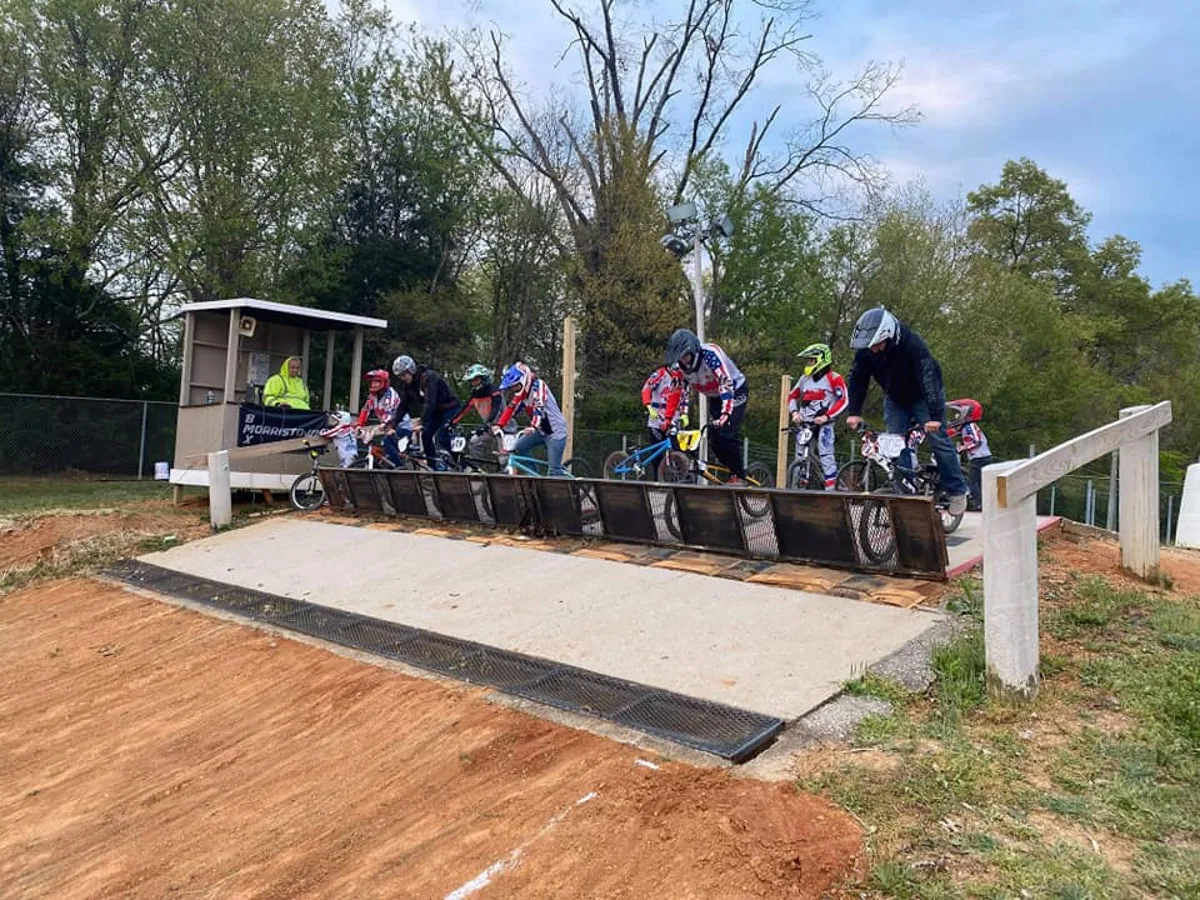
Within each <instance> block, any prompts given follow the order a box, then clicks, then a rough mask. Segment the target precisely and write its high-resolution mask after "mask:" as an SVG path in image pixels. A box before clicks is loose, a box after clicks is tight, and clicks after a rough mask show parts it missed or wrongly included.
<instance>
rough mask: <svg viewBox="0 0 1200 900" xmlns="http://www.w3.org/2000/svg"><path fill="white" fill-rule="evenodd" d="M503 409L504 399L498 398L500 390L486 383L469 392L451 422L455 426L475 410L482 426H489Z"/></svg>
mask: <svg viewBox="0 0 1200 900" xmlns="http://www.w3.org/2000/svg"><path fill="white" fill-rule="evenodd" d="M503 408H504V399H503V398H502V397H501V396H500V390H499V389H498V388H496V387H495V386H493V385H492V383H491V382H490V381H488V382H485V383H484V384H481V385H480V386H479V387H478V388H477V389H475V390H472V391H471V396H470V397H468V398H467V402H466V403H465V404H463V408H462V409H460V410H459V411H458V415H457V416H455V417H454V418H453V419H452V420H451V422H452V424H455V425H457V424H458V423H459V422H461V421H462V420H463V417H464V416H465V415H466V414H467V413H469V412H470V411H471V410H475V412H477V413H478V414H479V418H480V419H482V420H483V424H484V425H491V424H492V423H493V422H495V421H496V418H497V417H498V416H499V415H500V411H501V410H502V409H503Z"/></svg>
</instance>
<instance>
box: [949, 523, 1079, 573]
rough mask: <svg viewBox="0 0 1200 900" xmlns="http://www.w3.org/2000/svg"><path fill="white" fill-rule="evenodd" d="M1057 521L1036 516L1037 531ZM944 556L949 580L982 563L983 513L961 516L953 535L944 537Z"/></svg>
mask: <svg viewBox="0 0 1200 900" xmlns="http://www.w3.org/2000/svg"><path fill="white" fill-rule="evenodd" d="M1057 521H1058V517H1057V516H1038V517H1037V527H1038V531H1041V530H1043V529H1045V528H1048V527H1049V526H1051V525H1053V524H1054V523H1055V522H1057ZM946 555H947V556H948V557H949V559H950V565H948V566H947V567H946V572H947V573H948V574H949V575H950V577H951V578H953V577H955V576H958V575H961V574H963V573H964V572H967V571H970V570H971V569H972V568H973V567H974V566H977V565H979V563H981V562H983V513H977V512H969V513H964V514H963V520H962V522H961V523H960V524H959V526H958V528H956V529H955V531H954V533H953V534H948V535H946Z"/></svg>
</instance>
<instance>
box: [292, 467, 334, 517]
mask: <svg viewBox="0 0 1200 900" xmlns="http://www.w3.org/2000/svg"><path fill="white" fill-rule="evenodd" d="M314 488H315V490H314ZM288 497H289V498H290V499H291V501H292V506H294V507H296V509H298V510H300V511H301V512H312V511H313V510H316V509H320V508H321V504H323V503H324V502H325V487H324V485H322V484H321V478H320V476H318V475H317V473H316V472H305V473H304V474H303V475H297V476H296V479H295V480H294V481H293V482H292V486H291V488H290V489H289V490H288Z"/></svg>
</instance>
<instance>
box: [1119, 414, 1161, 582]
mask: <svg viewBox="0 0 1200 900" xmlns="http://www.w3.org/2000/svg"><path fill="white" fill-rule="evenodd" d="M1149 408H1150V407H1148V406H1134V407H1130V408H1129V409H1123V410H1121V418H1122V419H1124V418H1127V417H1129V416H1132V415H1134V414H1135V413H1139V412H1142V411H1143V410H1146V409H1149ZM1119 460H1120V475H1119V481H1120V485H1121V494H1120V507H1119V509H1118V516H1119V519H1118V521H1119V527H1120V535H1121V565H1122V566H1123V567H1124V568H1125V569H1127V570H1129V571H1130V572H1132V573H1133V574H1134V575H1136V576H1138V577H1139V578H1148V579H1155V578H1157V577H1158V548H1159V539H1158V432H1157V431H1152V432H1150V433H1149V434H1147V435H1145V436H1143V437H1139V438H1134V439H1132V440H1129V441H1126V442H1125V443H1123V444H1122V445H1121V452H1120V454H1119Z"/></svg>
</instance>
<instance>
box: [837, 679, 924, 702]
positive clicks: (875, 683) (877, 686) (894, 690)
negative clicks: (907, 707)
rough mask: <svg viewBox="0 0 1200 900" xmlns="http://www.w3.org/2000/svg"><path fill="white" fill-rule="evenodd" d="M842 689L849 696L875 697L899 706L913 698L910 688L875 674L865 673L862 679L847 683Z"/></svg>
mask: <svg viewBox="0 0 1200 900" xmlns="http://www.w3.org/2000/svg"><path fill="white" fill-rule="evenodd" d="M842 689H843V690H844V691H845V692H846V693H847V694H853V695H854V696H856V697H874V698H876V699H877V700H886V701H888V702H889V703H892V704H895V705H898V706H899V705H902V704H904V703H905V702H906V701H907V700H908V699H909V697H911V696H912V694H911V692H910V691H909V690H908V688H906V687H905V686H904V685H902V684H900V683H899V682H898V681H893V680H892V679H890V678H884V677H883V676H881V675H876V674H874V673H873V672H865V673H863V675H861V676H860V677H858V678H855V679H853V680H851V681H847V682H846V683H845V684H844V685H842Z"/></svg>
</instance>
